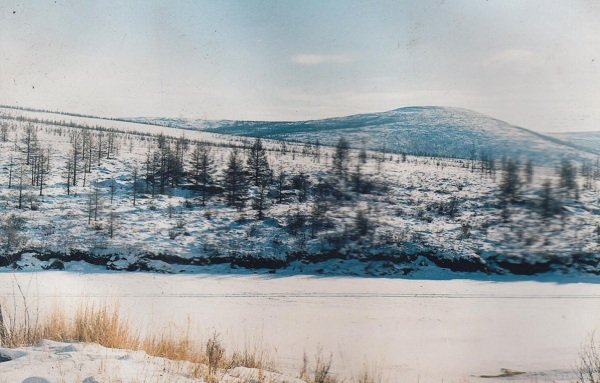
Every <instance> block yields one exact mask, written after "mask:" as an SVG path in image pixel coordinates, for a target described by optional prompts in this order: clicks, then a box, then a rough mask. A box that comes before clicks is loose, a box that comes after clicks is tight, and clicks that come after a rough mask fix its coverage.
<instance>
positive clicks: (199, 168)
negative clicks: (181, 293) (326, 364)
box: [0, 110, 600, 275]
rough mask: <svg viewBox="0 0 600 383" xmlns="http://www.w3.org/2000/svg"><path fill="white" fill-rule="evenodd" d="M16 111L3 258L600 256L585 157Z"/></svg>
mask: <svg viewBox="0 0 600 383" xmlns="http://www.w3.org/2000/svg"><path fill="white" fill-rule="evenodd" d="M21 113H24V112H22V111H19V112H15V111H14V110H10V111H9V112H7V111H5V113H3V114H2V119H1V120H0V121H1V123H0V128H1V129H0V147H1V148H2V151H1V153H0V159H1V161H2V163H3V166H2V168H1V169H0V198H1V209H2V212H3V214H2V216H3V219H2V223H1V226H0V235H1V236H2V243H3V247H2V255H1V256H0V264H1V265H2V266H5V267H13V268H25V269H27V268H44V269H45V268H58V269H62V268H69V267H70V266H69V265H70V264H76V263H78V262H84V263H85V264H89V265H95V266H96V267H107V268H109V269H116V270H155V271H167V272H177V271H186V270H193V269H194V268H197V267H204V266H207V265H217V264H221V265H226V266H228V267H231V268H238V267H242V268H252V269H268V270H272V271H276V270H277V269H293V270H295V271H296V272H308V273H343V274H346V273H347V274H365V273H366V274H377V275H402V274H407V273H413V272H419V271H423V270H424V271H426V270H428V269H431V268H444V269H450V270H453V271H481V272H486V273H506V272H511V273H518V274H531V273H539V272H545V271H551V270H563V271H567V270H571V269H576V270H580V271H584V272H597V268H596V266H594V265H597V263H598V261H600V254H599V249H600V219H599V217H598V211H599V204H598V197H597V193H598V191H597V185H598V180H599V178H600V167H599V163H598V161H597V160H596V161H588V162H582V163H575V162H574V161H572V160H569V159H563V160H562V161H560V162H557V163H555V164H535V163H534V161H532V160H531V159H528V158H517V157H506V156H500V157H496V156H495V155H494V154H493V153H492V152H491V151H485V152H481V153H480V152H477V151H473V152H472V153H471V155H470V158H465V159H449V158H442V157H427V156H415V155H411V154H410V153H406V152H402V153H394V152H388V151H386V150H385V148H382V149H381V150H379V151H377V150H375V151H373V150H367V149H366V148H365V147H363V148H358V149H356V148H352V147H351V146H350V145H349V143H348V141H347V140H346V139H345V138H344V137H342V136H340V137H339V138H338V141H337V143H336V145H334V146H333V147H329V146H323V145H321V144H320V142H319V141H318V140H315V141H314V142H313V143H304V144H303V143H293V142H286V141H276V140H268V139H260V138H256V139H255V138H249V137H235V136H224V135H215V134H210V133H204V132H197V131H186V130H178V129H169V128H162V129H159V130H156V131H152V129H150V128H149V126H145V125H142V127H143V128H144V129H140V128H139V127H138V126H137V125H136V124H133V123H128V122H124V121H111V120H105V121H103V120H93V121H95V122H96V123H97V125H91V124H90V123H89V121H88V120H89V119H88V120H86V119H85V118H84V117H81V118H80V120H78V118H75V117H73V116H71V117H70V119H62V120H57V119H52V118H48V116H47V115H44V116H37V115H36V113H34V112H30V113H29V114H21ZM43 117H44V118H43ZM61 117H62V116H61ZM155 128H158V127H155ZM542 165H543V166H542ZM540 225H544V227H545V230H543V231H540V230H538V229H537V227H539V226H540ZM582 259H584V260H586V261H585V262H583V261H581V260H582ZM591 260H593V261H591ZM90 267H92V266H90Z"/></svg>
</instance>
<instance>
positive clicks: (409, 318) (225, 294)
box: [0, 272, 600, 382]
mask: <svg viewBox="0 0 600 383" xmlns="http://www.w3.org/2000/svg"><path fill="white" fill-rule="evenodd" d="M498 278H500V277H498ZM15 280H18V281H19V283H20V285H21V286H22V288H23V289H24V290H25V294H26V296H27V297H28V300H29V302H30V304H31V305H35V306H39V307H40V310H41V313H42V315H43V312H44V311H45V310H48V309H49V308H50V307H52V305H54V304H56V303H57V302H60V303H61V304H64V305H65V306H66V307H67V308H74V307H76V306H77V305H78V302H81V301H82V300H84V301H86V302H90V301H92V302H118V303H120V307H121V309H122V310H123V312H124V313H126V314H128V315H129V318H130V319H131V320H132V321H133V322H134V323H135V324H136V325H137V326H138V327H139V328H140V329H142V330H150V331H152V330H155V331H156V330H157V329H163V328H173V326H174V328H183V327H185V326H192V328H191V329H192V330H197V331H196V332H194V331H192V332H191V333H192V335H193V336H195V337H197V339H199V340H200V339H206V336H207V334H210V333H211V332H212V331H213V330H217V331H218V332H220V333H221V334H222V339H223V340H224V341H225V343H226V344H227V345H228V346H230V347H235V346H236V345H237V346H239V345H240V344H243V343H244V342H249V343H253V344H262V345H263V346H264V347H265V348H267V350H269V351H270V353H271V355H272V356H274V358H275V360H276V364H277V365H278V366H279V368H280V370H281V371H282V372H284V373H287V374H288V375H289V376H296V374H297V372H298V368H299V366H300V365H301V358H302V354H303V353H304V352H305V351H306V352H307V354H308V355H309V356H310V355H312V354H314V353H315V352H316V350H317V349H318V348H319V347H322V349H323V350H324V351H325V352H331V353H332V354H333V358H334V365H333V367H334V370H335V371H336V372H337V373H340V374H342V375H355V373H357V372H358V371H360V369H361V367H362V366H363V365H364V364H365V363H370V364H373V365H375V366H378V367H379V368H380V369H381V371H382V372H383V375H384V381H385V382H398V381H403V382H442V381H443V382H502V381H505V380H504V379H501V378H481V377H478V376H481V375H497V374H500V373H501V369H502V368H506V369H511V370H516V371H521V372H525V374H522V375H519V376H515V377H513V378H512V380H511V381H515V380H516V381H521V382H532V381H537V382H542V381H562V382H572V381H574V380H575V379H574V377H573V375H572V373H571V371H572V368H573V367H574V366H575V363H576V361H577V354H578V351H579V349H580V346H581V344H582V343H583V342H584V340H585V339H586V337H587V336H588V334H589V333H590V332H591V331H593V330H594V329H596V328H598V326H600V284H598V282H600V281H599V280H597V279H589V280H588V281H587V282H580V279H577V278H571V279H568V278H564V277H563V278H562V280H561V282H560V283H556V282H549V281H548V282H544V280H543V279H542V280H540V281H537V282H533V281H525V280H518V279H514V277H513V278H508V277H504V278H500V279H495V280H490V281H484V280H480V281H476V280H460V279H455V280H418V279H409V280H400V279H385V278H348V277H338V278H316V277H302V276H295V277H282V278H280V277H271V278H269V277H264V276H226V275H157V274H144V273H98V274H78V273H70V272H41V273H16V274H13V273H2V274H0V296H1V297H2V300H4V301H12V297H13V294H18V293H17V292H16V291H15V290H14V288H15ZM50 346H52V345H49V344H45V345H42V346H41V347H42V348H44V347H46V348H47V347H50ZM55 346H56V345H55ZM53 347H54V346H53ZM57 347H63V346H62V345H58V346H57ZM65 347H71V346H68V345H67V346H65ZM73 347H75V350H79V351H81V353H82V354H81V353H80V355H79V356H78V358H83V355H85V354H86V353H96V354H97V355H104V354H103V353H105V351H104V350H102V349H99V348H97V347H96V348H94V347H91V348H88V347H87V346H78V345H75V346H73ZM38 351H39V350H38ZM38 351H36V350H31V351H30V352H31V355H38V356H39V354H37V352H38ZM69 352H70V351H69ZM69 352H67V353H66V354H65V355H69ZM105 355H107V358H109V359H111V358H112V359H111V360H113V359H114V356H115V355H119V352H113V351H106V354H105ZM38 356H31V357H30V359H21V361H20V362H17V361H15V362H5V363H0V376H4V375H3V373H5V372H6V371H14V366H15V364H11V363H21V366H22V368H21V370H22V369H26V368H28V367H26V366H25V367H23V363H24V361H27V360H30V361H31V363H32V365H31V369H32V370H31V371H36V370H35V369H34V368H35V366H36V363H37V362H36V361H37V360H38V359H36V358H38ZM39 357H41V358H45V357H48V358H50V359H52V358H57V356H53V357H51V356H46V355H43V354H42V356H39ZM64 358H67V356H65V357H64ZM91 359H92V360H94V358H91ZM131 360H132V363H133V362H135V361H139V362H140V363H141V361H143V360H147V359H145V358H144V357H143V355H140V354H133V355H132V356H131ZM48 363H52V362H51V361H49V362H48ZM90 363H91V362H90ZM94 363H97V362H94ZM110 363H117V362H116V361H114V360H113V361H112V362H110ZM136 363H137V362H136ZM11 366H13V367H11ZM63 366H64V365H63ZM95 366H97V364H95ZM89 368H92V369H93V368H94V367H89ZM132 368H133V367H132ZM86 371H87V370H86ZM149 371H151V369H150V370H149ZM21 376H25V375H19V377H21ZM82 377H83V378H85V376H82ZM0 381H1V380H0ZM181 381H185V380H181Z"/></svg>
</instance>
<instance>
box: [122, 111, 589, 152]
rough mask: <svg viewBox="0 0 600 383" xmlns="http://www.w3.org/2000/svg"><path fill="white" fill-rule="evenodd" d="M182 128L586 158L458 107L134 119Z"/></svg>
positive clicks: (395, 147) (403, 148)
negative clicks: (288, 118) (282, 117)
mask: <svg viewBox="0 0 600 383" xmlns="http://www.w3.org/2000/svg"><path fill="white" fill-rule="evenodd" d="M131 120H132V121H138V122H145V123H151V124H157V125H163V126H170V127H178V128H184V129H194V130H204V131H210V132H214V133H223V134H231V135H240V136H252V137H268V138H275V139H285V140H291V141H299V142H310V143H312V142H315V141H316V140H319V142H320V143H322V144H326V145H333V144H335V142H336V141H337V140H338V139H339V137H340V136H342V135H343V136H344V137H345V138H346V139H347V140H349V141H350V143H351V145H352V146H353V147H357V148H358V147H363V146H364V147H366V148H368V149H373V150H385V151H389V152H393V153H408V154H420V155H434V156H441V157H458V158H467V159H470V158H478V157H480V156H481V155H482V154H486V155H487V154H489V155H492V156H494V157H497V158H499V157H502V156H507V157H521V156H522V157H528V158H531V159H534V160H536V161H537V162H539V163H547V162H548V161H557V160H559V159H560V158H562V157H569V158H572V159H582V158H586V157H589V156H590V153H586V150H585V148H584V146H583V145H581V146H580V147H575V146H573V145H571V144H570V143H567V142H565V141H563V140H560V139H558V138H555V137H550V136H546V135H542V134H539V133H536V132H533V131H531V130H528V129H524V128H521V127H517V126H514V125H511V124H509V123H507V122H504V121H501V120H498V119H495V118H492V117H489V116H486V115H483V114H481V113H477V112H474V111H471V110H467V109H462V108H450V107H438V106H415V107H405V108H400V109H395V110H391V111H388V112H381V113H368V114H357V115H352V116H347V117H339V118H329V119H324V120H312V121H299V122H268V121H229V120H227V121H206V120H185V119H169V118H133V119H131Z"/></svg>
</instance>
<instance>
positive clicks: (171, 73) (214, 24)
mask: <svg viewBox="0 0 600 383" xmlns="http://www.w3.org/2000/svg"><path fill="white" fill-rule="evenodd" d="M599 20H600V2H598V1H594V0H590V1H577V0H572V1H552V0H539V1H524V0H518V1H511V0H501V1H500V0H498V1H477V0H470V1H461V0H454V1H450V0H447V1H443V0H437V1H427V0H421V1H350V0H344V1H335V0H327V1H321V0H319V1H311V0H303V1H259V0H244V1H152V0H146V1H113V0H104V1H80V0H77V1H61V0H57V1H41V0H37V1H27V2H22V1H12V0H2V1H1V2H0V103H2V104H9V105H20V106H29V107H38V108H44V109H51V110H61V111H69V112H77V113H86V114H95V115H103V116H111V117H133V116H152V117H159V116H161V117H182V118H204V119H245V120H306V119H317V118H325V117H334V116H343V115H349V114H357V113H365V112H377V111H385V110H391V109H396V108H400V107H404V106H414V105H441V106H455V107H464V108H468V109H473V110H476V111H479V112H482V113H485V114H488V115H491V116H493V117H496V118H500V119H503V120H506V121H508V122H511V123H513V124H516V125H519V126H523V127H526V128H530V129H533V130H538V131H546V132H552V131H585V130H598V131H600V21H599Z"/></svg>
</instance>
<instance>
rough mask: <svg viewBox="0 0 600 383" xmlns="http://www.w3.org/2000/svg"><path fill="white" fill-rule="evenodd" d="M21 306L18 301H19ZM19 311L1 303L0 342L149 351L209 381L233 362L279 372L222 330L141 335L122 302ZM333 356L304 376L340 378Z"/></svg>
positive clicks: (372, 379) (368, 382)
mask: <svg viewBox="0 0 600 383" xmlns="http://www.w3.org/2000/svg"><path fill="white" fill-rule="evenodd" d="M14 307H17V305H14ZM19 307H21V312H20V313H19V315H17V313H16V312H15V311H16V309H13V310H11V311H7V310H6V309H4V310H3V307H2V306H0V346H3V347H9V348H14V347H22V346H31V345H35V344H36V343H38V342H39V341H41V340H42V339H48V340H54V341H60V342H87V343H96V344H99V345H101V346H104V347H108V348H117V349H127V350H134V351H144V352H146V353H147V354H148V355H150V356H155V357H162V358H166V359H169V360H173V361H182V362H185V363H184V364H183V365H185V366H186V369H187V373H188V374H189V375H190V376H192V377H194V378H200V377H202V378H204V380H205V381H207V382H217V381H219V378H220V375H221V374H222V373H223V372H224V371H226V370H228V369H231V368H234V367H248V368H255V369H258V370H259V371H260V372H261V373H262V372H263V371H276V369H275V365H274V363H273V362H272V359H271V358H270V356H269V354H268V353H267V352H266V351H265V349H264V348H262V347H260V346H258V345H254V346H251V347H250V346H248V344H247V345H246V346H245V347H244V348H243V349H241V350H236V351H233V352H231V353H227V352H226V350H225V348H224V347H223V344H222V343H221V341H220V339H219V336H218V334H217V333H213V334H212V336H211V337H210V338H209V339H208V340H207V341H206V342H197V341H193V340H192V337H191V336H190V333H189V330H188V331H186V332H184V333H183V334H178V335H174V334H173V333H172V332H163V333H160V334H153V335H148V336H141V335H140V334H139V332H138V331H137V330H136V329H135V328H134V327H133V326H132V325H131V324H130V322H129V321H128V319H127V318H126V317H124V316H123V315H122V313H121V310H120V309H119V306H118V305H106V304H105V305H96V306H94V305H82V306H80V307H79V308H78V309H77V310H75V312H74V314H73V315H72V316H68V315H66V313H65V311H64V309H62V308H60V306H55V308H54V309H52V310H51V311H50V313H49V314H48V315H46V316H44V318H43V319H41V320H40V319H39V317H40V315H39V313H37V312H36V313H34V314H33V315H32V313H31V312H30V308H29V307H27V305H20V306H19ZM332 359H333V358H332V356H331V355H328V356H323V353H322V351H321V350H318V352H317V353H316V355H315V357H314V358H313V359H312V363H310V362H309V359H308V357H307V356H306V355H304V360H303V361H304V363H303V366H302V369H301V371H300V374H299V376H298V377H299V378H300V379H303V380H304V381H306V382H308V383H339V382H341V381H340V380H339V379H338V378H336V377H335V376H334V375H333V374H332V373H331V366H332ZM352 381H353V382H357V383H380V382H381V378H380V377H378V375H377V373H376V371H375V370H373V369H366V368H365V369H364V370H363V371H362V372H361V373H360V374H359V375H358V376H356V377H355V379H352Z"/></svg>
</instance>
